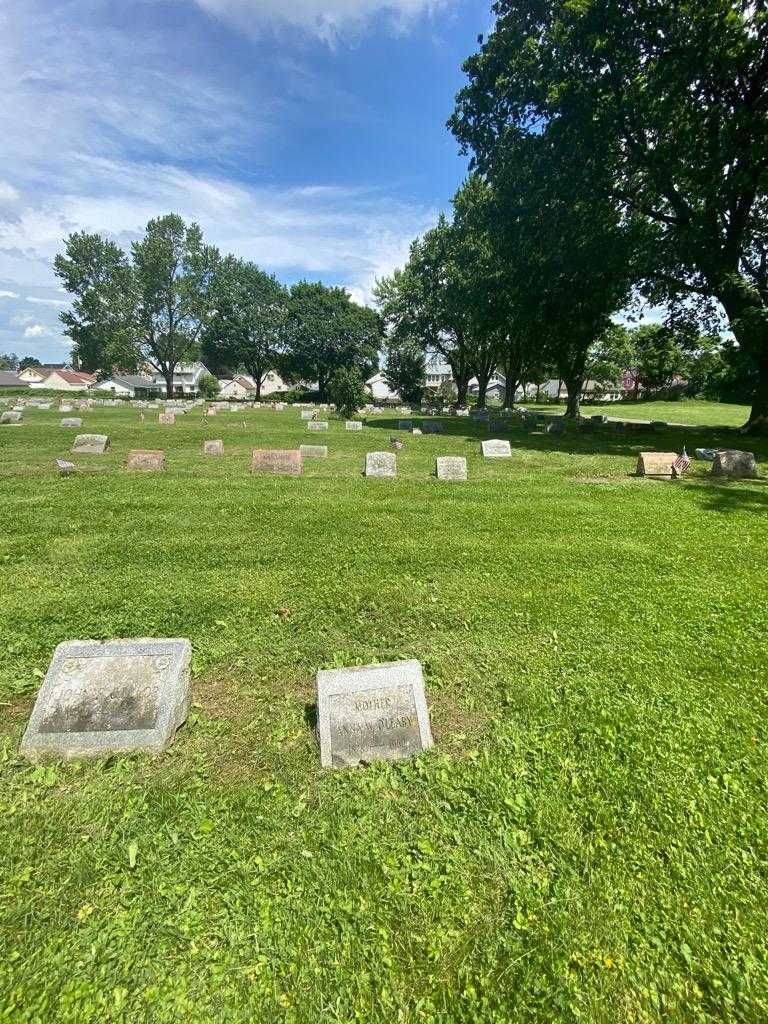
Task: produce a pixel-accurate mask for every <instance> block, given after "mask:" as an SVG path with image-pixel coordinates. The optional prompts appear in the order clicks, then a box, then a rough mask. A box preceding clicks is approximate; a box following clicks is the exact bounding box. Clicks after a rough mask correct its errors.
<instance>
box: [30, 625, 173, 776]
mask: <svg viewBox="0 0 768 1024" xmlns="http://www.w3.org/2000/svg"><path fill="white" fill-rule="evenodd" d="M191 654H192V648H191V645H190V642H189V640H183V639H174V640H148V639H140V640H107V641H106V642H101V641H98V640H69V641H66V642H65V643H62V644H59V646H58V647H57V648H56V650H55V652H54V655H53V659H52V660H51V664H50V667H49V668H48V672H47V674H46V676H45V679H44V680H43V683H42V685H41V687H40V690H39V692H38V694H37V700H36V701H35V706H34V708H33V710H32V715H31V717H30V719H29V723H28V725H27V729H26V732H25V733H24V738H23V739H22V741H21V753H22V754H24V755H26V756H27V757H29V758H31V759H33V760H35V759H38V758H41V757H46V756H47V757H59V758H64V759H72V758H82V757H98V756H103V755H108V754H115V753H125V752H127V751H133V750H139V751H145V752H148V753H152V754H159V753H160V752H161V751H163V750H165V748H166V747H168V746H169V745H170V743H171V742H172V741H173V737H174V735H175V733H176V730H177V729H178V727H179V726H180V725H181V723H182V722H183V721H184V719H185V718H186V717H187V710H188V708H189V663H190V658H191Z"/></svg>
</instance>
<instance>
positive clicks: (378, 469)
mask: <svg viewBox="0 0 768 1024" xmlns="http://www.w3.org/2000/svg"><path fill="white" fill-rule="evenodd" d="M365 475H366V476H380V477H394V476H397V457H396V456H395V454H394V453H393V452H368V454H367V455H366V456H365Z"/></svg>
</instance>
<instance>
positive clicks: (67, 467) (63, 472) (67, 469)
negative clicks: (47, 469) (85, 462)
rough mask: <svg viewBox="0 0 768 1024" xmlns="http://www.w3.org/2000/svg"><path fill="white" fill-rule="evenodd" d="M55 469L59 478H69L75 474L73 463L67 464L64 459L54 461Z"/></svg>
mask: <svg viewBox="0 0 768 1024" xmlns="http://www.w3.org/2000/svg"><path fill="white" fill-rule="evenodd" d="M56 468H57V469H58V471H59V476H71V475H72V474H73V473H74V472H75V464H74V462H67V460H66V459H56Z"/></svg>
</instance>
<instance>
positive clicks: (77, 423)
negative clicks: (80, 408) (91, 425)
mask: <svg viewBox="0 0 768 1024" xmlns="http://www.w3.org/2000/svg"><path fill="white" fill-rule="evenodd" d="M82 425H83V421H82V420H81V419H80V417H79V416H65V417H64V419H63V420H62V421H61V426H62V427H82Z"/></svg>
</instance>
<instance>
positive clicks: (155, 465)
mask: <svg viewBox="0 0 768 1024" xmlns="http://www.w3.org/2000/svg"><path fill="white" fill-rule="evenodd" d="M125 465H126V467H127V468H128V469H135V470H142V471H143V472H145V473H159V472H160V470H161V469H164V468H165V452H164V451H162V450H160V449H154V448H136V449H134V450H133V451H131V452H128V456H127V458H126V460H125Z"/></svg>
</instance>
